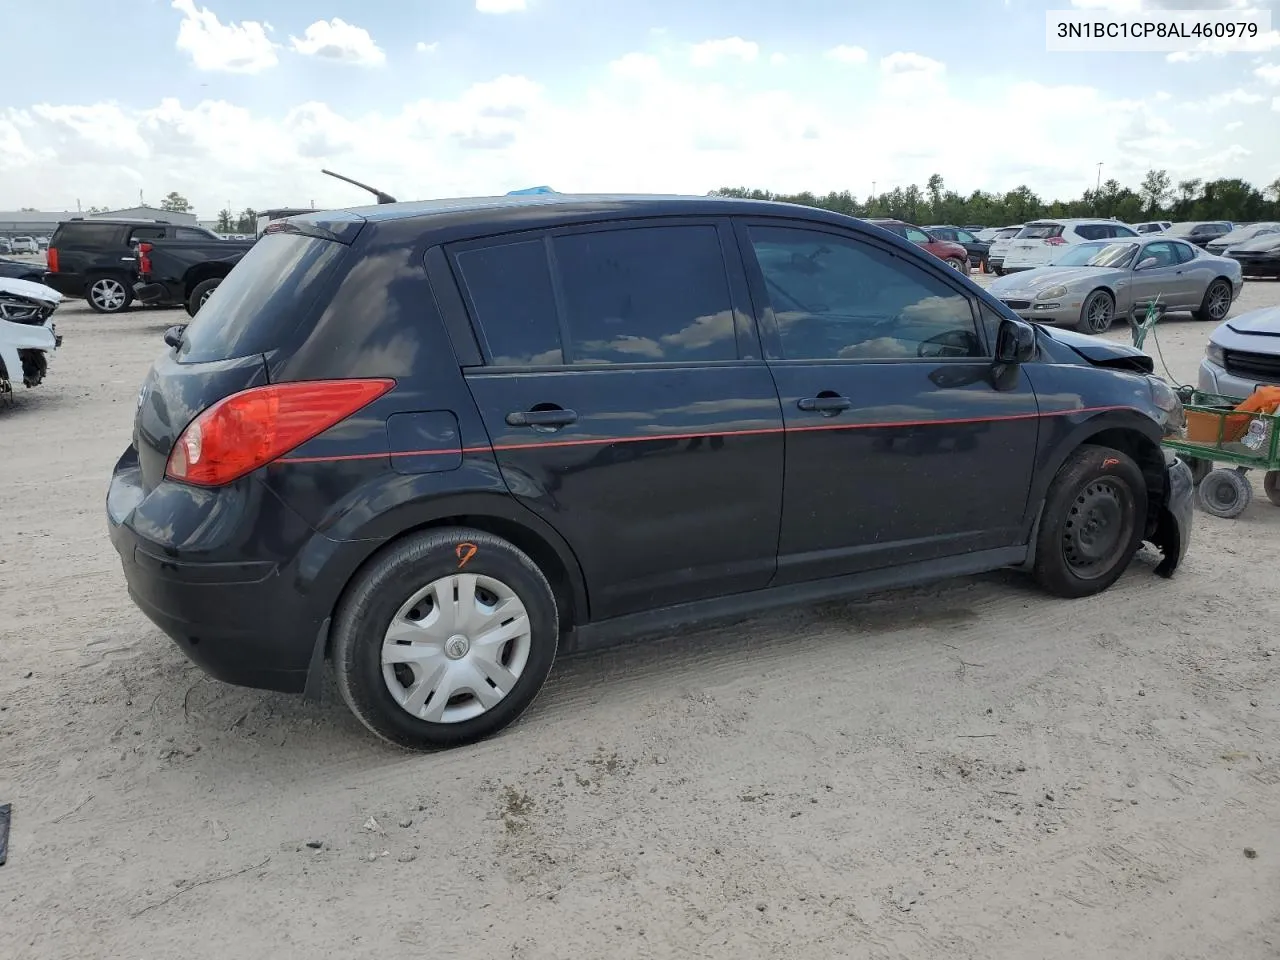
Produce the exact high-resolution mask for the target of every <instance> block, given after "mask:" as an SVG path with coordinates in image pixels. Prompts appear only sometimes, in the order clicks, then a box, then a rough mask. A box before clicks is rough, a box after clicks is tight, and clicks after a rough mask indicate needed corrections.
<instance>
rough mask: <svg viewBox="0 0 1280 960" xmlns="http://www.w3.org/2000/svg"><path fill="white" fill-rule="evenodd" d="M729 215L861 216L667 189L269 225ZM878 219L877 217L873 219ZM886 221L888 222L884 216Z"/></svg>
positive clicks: (502, 225) (396, 206)
mask: <svg viewBox="0 0 1280 960" xmlns="http://www.w3.org/2000/svg"><path fill="white" fill-rule="evenodd" d="M729 214H738V215H752V214H755V215H758V216H782V217H800V218H803V219H806V220H811V221H827V222H830V223H835V224H841V225H844V226H849V225H851V224H852V223H857V222H858V221H857V220H856V219H855V218H853V217H849V216H846V215H844V214H840V213H834V212H832V211H829V210H823V209H821V208H818V207H809V206H802V205H800V204H792V203H782V202H779V201H774V200H745V199H741V198H738V197H718V196H710V197H698V196H679V195H667V194H568V193H555V194H535V195H523V196H521V195H517V196H509V195H508V196H500V197H459V198H454V199H442V200H418V201H411V202H405V203H385V204H374V205H372V206H365V207H351V208H347V209H342V210H324V211H317V212H315V213H308V214H305V215H302V216H295V217H290V218H289V219H288V220H283V221H277V222H276V223H275V224H272V225H270V226H269V227H268V228H267V229H268V230H271V229H273V228H274V229H288V227H287V226H286V225H292V226H293V227H300V228H303V229H306V228H308V227H309V228H312V229H316V230H321V231H324V232H326V233H328V234H331V235H332V236H334V237H335V238H337V239H340V240H343V241H344V242H350V239H351V238H352V237H354V235H355V234H356V233H357V232H359V229H360V227H361V226H363V225H364V224H365V223H372V224H383V225H387V226H391V225H394V224H396V223H397V222H409V221H420V220H422V219H424V218H431V219H432V220H434V221H436V224H435V225H438V226H439V227H441V228H442V229H443V228H448V227H451V226H458V227H467V228H468V230H469V231H471V232H474V230H475V229H480V230H484V229H488V228H490V227H492V228H493V229H494V231H495V232H505V231H509V230H511V229H513V228H515V229H520V228H525V229H530V230H533V229H540V228H545V227H547V226H552V225H555V224H557V223H574V222H578V223H583V222H591V221H593V220H617V219H624V218H629V217H637V218H639V217H663V216H695V217H696V216H708V217H712V216H726V215H729ZM872 222H873V223H874V222H875V221H872ZM881 222H884V221H881Z"/></svg>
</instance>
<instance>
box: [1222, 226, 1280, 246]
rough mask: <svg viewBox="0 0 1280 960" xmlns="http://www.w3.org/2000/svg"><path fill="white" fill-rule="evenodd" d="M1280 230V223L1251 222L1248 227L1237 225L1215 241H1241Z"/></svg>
mask: <svg viewBox="0 0 1280 960" xmlns="http://www.w3.org/2000/svg"><path fill="white" fill-rule="evenodd" d="M1278 232H1280V223H1251V224H1249V226H1247V227H1236V228H1235V229H1234V230H1232V231H1231V232H1230V233H1227V234H1223V235H1222V236H1221V237H1219V238H1218V239H1217V240H1215V241H1214V242H1215V243H1239V242H1240V241H1242V240H1252V239H1253V238H1254V237H1265V236H1266V235H1267V234H1269V233H1278Z"/></svg>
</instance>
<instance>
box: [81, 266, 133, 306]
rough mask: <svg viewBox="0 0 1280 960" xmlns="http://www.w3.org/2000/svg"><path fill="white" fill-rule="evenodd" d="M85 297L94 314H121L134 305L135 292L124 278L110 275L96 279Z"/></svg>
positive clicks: (90, 284) (90, 282)
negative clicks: (130, 305)
mask: <svg viewBox="0 0 1280 960" xmlns="http://www.w3.org/2000/svg"><path fill="white" fill-rule="evenodd" d="M84 297H85V299H86V300H87V301H89V309H91V310H92V311H94V313H120V312H122V311H124V310H127V309H129V304H131V303H133V291H132V290H130V289H129V284H128V283H127V282H125V280H124V278H122V277H118V276H114V275H111V274H108V275H107V276H101V277H94V278H93V279H92V280H90V281H89V285H88V287H86V288H85V293H84Z"/></svg>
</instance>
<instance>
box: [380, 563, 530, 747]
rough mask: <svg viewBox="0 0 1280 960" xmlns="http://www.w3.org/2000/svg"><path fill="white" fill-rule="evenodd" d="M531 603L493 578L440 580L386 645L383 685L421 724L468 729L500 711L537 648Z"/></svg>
mask: <svg viewBox="0 0 1280 960" xmlns="http://www.w3.org/2000/svg"><path fill="white" fill-rule="evenodd" d="M532 643H533V639H532V628H531V626H530V622H529V615H528V612H527V611H526V610H525V606H524V603H523V602H521V600H520V598H519V597H518V596H516V593H515V591H514V590H512V589H511V588H510V587H509V586H507V585H506V584H505V583H503V582H502V581H501V580H497V579H495V578H493V577H487V576H483V575H479V574H468V573H458V574H453V575H451V576H446V577H441V578H440V579H438V580H434V581H432V582H431V583H430V584H428V585H427V586H425V587H423V588H422V589H421V590H418V591H417V592H416V593H414V594H413V596H411V597H410V598H409V599H408V600H407V601H406V602H405V603H404V604H403V605H402V606H401V607H400V609H399V610H398V611H397V612H396V615H395V616H394V617H393V618H392V620H391V625H390V626H389V627H388V628H387V631H386V635H385V638H384V639H383V643H382V679H383V681H384V682H385V683H386V685H387V690H388V691H389V692H390V694H391V696H392V697H393V698H394V699H395V701H396V703H398V704H399V705H400V707H401V708H402V709H403V710H405V711H407V712H408V713H409V714H411V715H412V716H414V717H416V718H418V719H419V720H426V721H428V722H431V723H460V722H462V721H464V720H470V719H473V718H474V717H478V716H480V715H481V714H483V713H486V712H488V711H489V710H491V709H493V708H494V707H496V706H497V705H498V704H499V703H501V702H502V700H503V699H504V698H505V697H506V696H507V694H508V693H510V692H511V689H512V688H513V687H514V686H515V685H516V681H517V680H519V679H520V675H521V673H523V671H524V668H525V666H526V664H527V663H528V662H529V653H530V651H531V649H532Z"/></svg>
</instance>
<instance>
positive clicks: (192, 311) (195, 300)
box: [187, 277, 223, 317]
mask: <svg viewBox="0 0 1280 960" xmlns="http://www.w3.org/2000/svg"><path fill="white" fill-rule="evenodd" d="M222 279H223V278H222V277H211V278H210V279H208V280H201V281H200V282H199V283H197V284H196V285H195V286H194V287H192V288H191V296H189V297H187V316H190V317H194V316H195V315H196V314H197V313H199V312H200V308H201V307H202V306H204V302H205V301H206V300H208V299H209V294H211V293H213V291H214V290H216V289H218V284H220V283H222Z"/></svg>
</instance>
